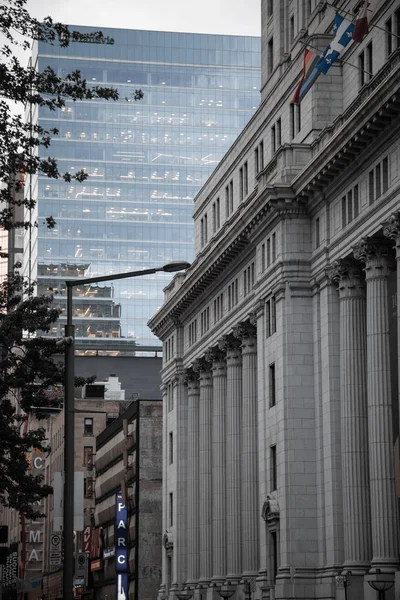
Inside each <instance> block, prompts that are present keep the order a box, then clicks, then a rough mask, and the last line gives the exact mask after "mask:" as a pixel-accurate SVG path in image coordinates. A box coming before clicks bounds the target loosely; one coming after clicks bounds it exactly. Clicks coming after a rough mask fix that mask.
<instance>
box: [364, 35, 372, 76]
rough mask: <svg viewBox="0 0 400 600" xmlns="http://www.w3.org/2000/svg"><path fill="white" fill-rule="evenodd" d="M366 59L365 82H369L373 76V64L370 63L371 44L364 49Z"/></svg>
mask: <svg viewBox="0 0 400 600" xmlns="http://www.w3.org/2000/svg"><path fill="white" fill-rule="evenodd" d="M365 50H366V59H367V71H368V73H367V77H368V79H367V81H369V80H370V79H371V77H372V75H373V72H374V71H373V63H372V42H370V43H369V44H368V46H367V47H366V49H365Z"/></svg>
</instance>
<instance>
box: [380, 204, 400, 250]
mask: <svg viewBox="0 0 400 600" xmlns="http://www.w3.org/2000/svg"><path fill="white" fill-rule="evenodd" d="M382 228H383V235H384V236H386V237H388V238H390V239H391V240H396V241H397V242H400V211H397V212H395V213H394V214H393V215H391V216H390V217H389V218H388V220H387V221H385V222H384V223H382Z"/></svg>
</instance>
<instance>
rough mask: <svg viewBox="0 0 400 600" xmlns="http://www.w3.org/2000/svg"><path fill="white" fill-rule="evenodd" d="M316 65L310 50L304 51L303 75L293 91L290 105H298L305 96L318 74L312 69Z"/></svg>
mask: <svg viewBox="0 0 400 600" xmlns="http://www.w3.org/2000/svg"><path fill="white" fill-rule="evenodd" d="M315 63H316V58H315V54H314V52H313V51H312V50H305V51H304V59H303V73H302V76H301V79H300V81H299V83H298V84H297V87H296V89H295V91H294V94H293V97H292V100H291V104H300V102H301V101H302V99H303V97H304V96H305V95H306V94H307V92H308V90H309V89H310V87H311V86H312V85H313V83H314V82H315V80H316V79H317V77H318V76H319V74H320V72H319V71H318V72H316V71H315V69H314V66H315Z"/></svg>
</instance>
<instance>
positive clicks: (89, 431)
mask: <svg viewBox="0 0 400 600" xmlns="http://www.w3.org/2000/svg"><path fill="white" fill-rule="evenodd" d="M83 435H93V419H90V418H85V419H84V421H83Z"/></svg>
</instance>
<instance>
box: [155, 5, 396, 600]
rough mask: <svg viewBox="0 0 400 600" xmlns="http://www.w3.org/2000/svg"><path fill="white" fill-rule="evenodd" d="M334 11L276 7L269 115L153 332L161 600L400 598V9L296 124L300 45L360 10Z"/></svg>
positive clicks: (201, 214) (206, 206)
mask: <svg viewBox="0 0 400 600" xmlns="http://www.w3.org/2000/svg"><path fill="white" fill-rule="evenodd" d="M332 4H333V5H334V6H332V5H331V4H328V3H325V2H319V3H316V2H314V1H311V2H305V1H302V2H294V0H293V1H286V0H285V2H279V1H277V0H273V1H266V0H263V1H262V42H263V43H262V56H263V65H262V87H261V94H262V96H261V105H260V108H259V110H258V112H257V113H256V114H255V116H254V117H253V119H252V120H251V121H250V123H249V124H248V126H247V127H246V128H245V130H244V131H243V133H242V135H241V136H240V137H239V138H238V140H237V141H236V142H235V144H234V145H233V146H232V147H231V149H230V151H229V152H228V153H227V154H226V156H225V158H224V159H223V161H222V162H221V163H220V164H219V166H218V167H217V169H216V170H215V172H214V173H213V175H212V176H211V177H210V179H209V180H208V182H207V183H206V184H205V186H204V187H203V188H202V190H201V191H200V193H199V194H198V196H197V197H196V199H195V207H194V221H195V231H196V258H195V261H194V262H193V264H192V267H191V268H190V269H189V270H188V271H187V272H186V273H185V274H178V275H176V276H175V278H174V279H173V281H172V282H171V284H170V285H169V286H168V287H167V288H166V290H165V304H164V305H163V307H162V308H161V309H160V310H159V312H158V313H157V314H156V315H155V316H154V317H153V318H152V320H151V322H150V325H151V327H152V329H153V331H154V332H155V334H156V335H157V336H158V337H159V338H160V339H161V340H162V341H163V343H164V359H163V370H162V380H163V387H162V390H163V397H164V425H163V426H164V433H163V439H164V459H163V464H164V471H163V473H164V475H163V506H164V508H163V511H164V516H163V518H164V525H163V530H164V555H163V583H162V586H161V588H160V592H159V598H160V599H162V598H168V600H172V599H174V598H176V597H177V594H178V593H181V591H182V589H183V588H184V587H186V588H187V589H188V590H190V592H189V594H188V595H190V594H192V597H193V598H194V600H200V599H202V600H211V599H213V600H215V599H217V598H219V597H220V595H219V593H218V592H219V591H221V586H222V585H223V584H227V583H229V586H230V587H229V590H231V591H232V592H234V595H233V596H232V597H233V599H234V600H236V599H244V598H249V599H250V598H251V599H252V600H261V599H266V598H268V599H271V600H273V599H274V598H276V599H278V598H279V599H286V600H289V599H290V600H292V599H297V598H305V599H308V600H310V599H321V600H322V599H329V600H333V599H337V600H345V598H347V599H349V600H359V599H361V600H362V599H368V600H374V599H375V598H376V597H377V592H376V591H374V589H373V588H372V586H371V585H370V584H372V585H375V586H376V585H377V584H379V582H381V583H382V581H385V582H386V585H387V587H389V586H390V585H392V587H391V589H390V591H388V592H386V598H387V599H392V598H395V597H396V598H397V597H398V595H399V594H400V570H399V569H400V563H399V499H400V460H399V400H398V373H399V352H398V322H399V321H398V313H397V293H398V288H399V286H400V264H399V262H397V261H398V260H399V259H400V140H399V132H400V119H399V116H400V92H399V83H400V38H399V35H400V2H399V1H398V0H397V1H387V2H382V1H381V2H379V1H378V2H375V3H374V5H372V3H371V6H370V12H369V20H370V30H369V33H368V35H367V36H366V37H365V39H364V40H363V41H362V42H361V43H355V42H352V43H350V44H349V45H348V46H347V48H346V50H345V52H344V53H343V54H342V56H341V60H339V61H337V62H336V63H335V64H334V65H333V66H332V67H331V69H330V70H329V72H328V74H327V75H321V77H320V78H319V79H318V80H317V81H316V83H315V84H314V86H313V87H312V88H311V90H310V91H309V92H308V94H307V95H306V96H305V98H304V100H303V101H302V103H301V106H300V108H299V107H297V106H294V105H292V104H291V103H290V101H291V98H292V96H293V91H294V89H295V87H296V85H297V84H298V82H299V78H300V74H301V70H302V62H303V54H304V48H305V46H308V47H309V48H310V47H311V48H313V47H315V48H320V49H323V48H325V47H326V46H327V45H328V43H329V42H330V41H331V40H332V37H333V36H332V25H333V20H334V16H335V8H336V9H337V10H339V11H340V12H341V14H342V15H344V16H346V15H348V13H350V15H351V14H352V11H353V9H354V6H355V4H356V2H355V1H353V0H349V1H343V0H336V1H333V3H332ZM349 18H350V19H351V16H350V17H349ZM396 259H397V261H396ZM350 572H351V575H350ZM229 590H228V591H229Z"/></svg>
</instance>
